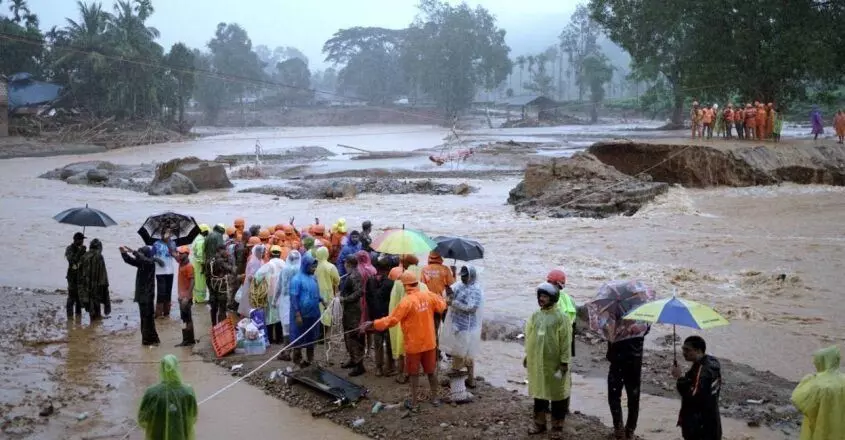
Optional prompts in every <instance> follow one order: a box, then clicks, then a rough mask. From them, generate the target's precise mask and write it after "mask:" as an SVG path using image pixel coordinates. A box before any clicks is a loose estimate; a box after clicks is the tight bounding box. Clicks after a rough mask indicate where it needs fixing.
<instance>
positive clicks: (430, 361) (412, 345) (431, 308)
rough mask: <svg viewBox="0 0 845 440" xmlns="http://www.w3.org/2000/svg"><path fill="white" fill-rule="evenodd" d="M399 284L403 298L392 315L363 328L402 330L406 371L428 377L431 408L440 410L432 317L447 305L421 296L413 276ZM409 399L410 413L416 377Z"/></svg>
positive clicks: (413, 407)
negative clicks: (403, 294)
mask: <svg viewBox="0 0 845 440" xmlns="http://www.w3.org/2000/svg"><path fill="white" fill-rule="evenodd" d="M399 282H401V283H402V285H403V286H405V297H404V298H402V300H401V301H400V302H399V305H397V306H396V308H395V309H394V310H393V312H392V313H391V314H390V315H389V316H386V317H384V318H381V319H377V320H375V321H367V322H365V323H364V324H363V328H364V329H366V330H371V329H375V330H376V331H380V332H383V331H386V330H387V329H388V328H390V327H394V326H396V325H398V324H401V326H402V335H403V340H404V343H405V371H417V369H418V368H419V367H420V365H422V368H423V371H424V372H425V374H426V375H427V376H428V384H429V386H430V387H431V404H432V405H434V406H440V398H439V397H438V394H439V391H440V384H439V383H438V381H437V373H436V369H437V355H436V353H435V348H436V345H437V342H436V340H435V334H434V314H435V313H442V312H443V311H444V310H446V301H445V300H444V299H443V297H442V296H441V295H436V294H434V293H432V292H423V291H421V290H420V289H419V280H418V279H417V276H416V275H414V273H413V272H409V271H405V272H404V273H403V274H402V276H400V277H399ZM410 379H411V398H410V399H409V400H406V401H405V407H406V408H408V409H409V410H416V409H417V387H418V385H419V376H418V375H416V374H411V375H410Z"/></svg>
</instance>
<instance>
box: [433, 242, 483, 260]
mask: <svg viewBox="0 0 845 440" xmlns="http://www.w3.org/2000/svg"><path fill="white" fill-rule="evenodd" d="M434 241H435V242H437V247H436V248H434V251H435V252H437V253H438V254H440V256H441V257H443V258H451V259H453V260H461V261H472V260H480V259H482V258H484V246H482V245H481V243H479V242H477V241H475V240H470V239H468V238H460V237H436V238H435V239H434Z"/></svg>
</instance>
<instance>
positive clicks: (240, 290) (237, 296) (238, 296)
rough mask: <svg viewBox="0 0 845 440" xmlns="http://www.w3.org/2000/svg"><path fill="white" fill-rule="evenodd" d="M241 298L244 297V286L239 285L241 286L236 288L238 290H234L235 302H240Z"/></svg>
mask: <svg viewBox="0 0 845 440" xmlns="http://www.w3.org/2000/svg"><path fill="white" fill-rule="evenodd" d="M243 298H244V286H243V285H241V287H239V288H238V291H237V292H235V302H236V303H240V302H241V300H243Z"/></svg>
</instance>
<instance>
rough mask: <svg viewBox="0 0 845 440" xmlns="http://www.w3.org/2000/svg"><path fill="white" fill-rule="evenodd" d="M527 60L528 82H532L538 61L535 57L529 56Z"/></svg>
mask: <svg viewBox="0 0 845 440" xmlns="http://www.w3.org/2000/svg"><path fill="white" fill-rule="evenodd" d="M526 60H528V82H531V78H533V76H534V75H533V73H534V64H535V63H536V62H537V59H536V58H535V57H534V55H528V57H527V58H526Z"/></svg>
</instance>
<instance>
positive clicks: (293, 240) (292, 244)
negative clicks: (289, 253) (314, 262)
mask: <svg viewBox="0 0 845 440" xmlns="http://www.w3.org/2000/svg"><path fill="white" fill-rule="evenodd" d="M282 230H283V231H285V240H287V244H288V247H289V248H291V249H297V250H299V248H301V247H302V239H301V238H300V237H299V232H297V230H296V228H294V227H293V225H282Z"/></svg>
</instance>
